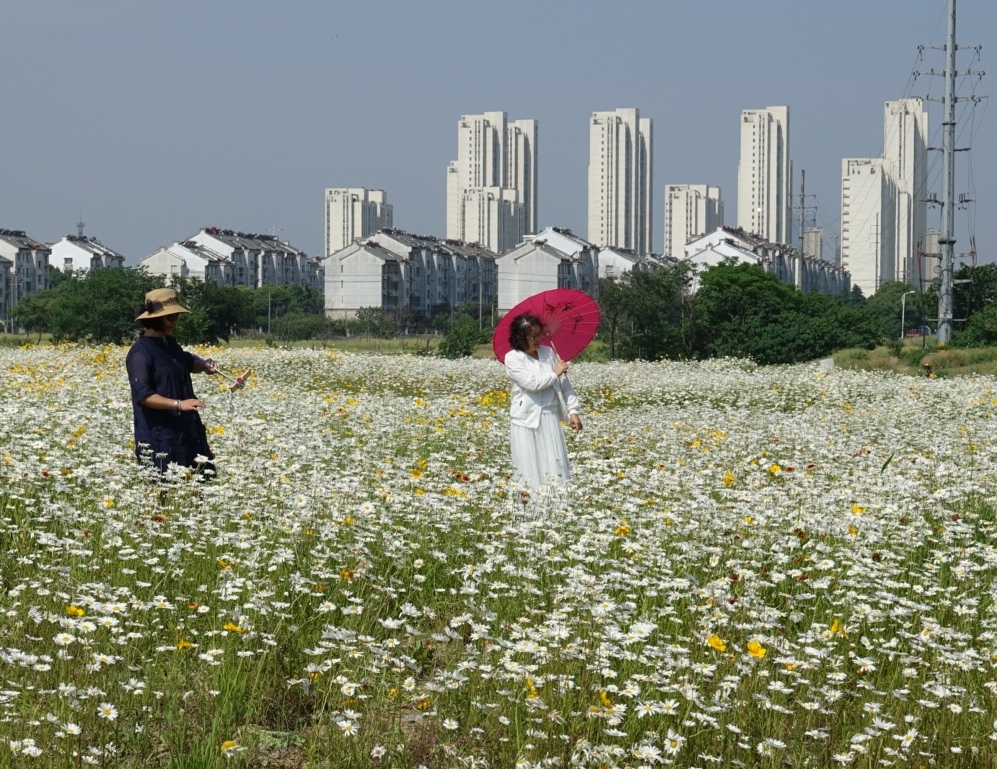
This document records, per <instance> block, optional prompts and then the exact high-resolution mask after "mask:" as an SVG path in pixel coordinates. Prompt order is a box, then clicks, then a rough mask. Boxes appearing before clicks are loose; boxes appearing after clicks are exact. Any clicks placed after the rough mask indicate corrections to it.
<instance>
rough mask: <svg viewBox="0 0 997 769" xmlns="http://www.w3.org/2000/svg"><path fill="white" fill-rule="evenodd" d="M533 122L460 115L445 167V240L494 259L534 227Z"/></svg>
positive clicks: (503, 115)
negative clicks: (492, 254) (485, 252)
mask: <svg viewBox="0 0 997 769" xmlns="http://www.w3.org/2000/svg"><path fill="white" fill-rule="evenodd" d="M537 139H538V131H537V121H536V120H516V121H513V122H509V121H508V118H507V116H506V113H505V112H485V113H484V114H481V115H462V116H461V118H460V120H458V121H457V159H456V160H454V161H451V162H450V164H449V165H448V166H447V239H448V240H456V241H460V242H462V243H478V244H480V245H481V246H483V247H485V248H487V249H489V250H490V251H493V252H495V253H498V252H501V251H504V250H506V249H508V248H511V247H512V246H514V245H516V244H517V243H519V242H520V241H521V240H522V238H523V236H524V235H526V234H527V233H531V232H533V231H534V230H535V228H536V226H537Z"/></svg>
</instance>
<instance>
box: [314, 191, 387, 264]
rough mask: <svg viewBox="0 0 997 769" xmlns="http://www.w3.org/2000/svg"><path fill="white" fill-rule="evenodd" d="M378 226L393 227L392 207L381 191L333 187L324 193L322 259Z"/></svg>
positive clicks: (374, 230) (371, 231) (377, 228)
mask: <svg viewBox="0 0 997 769" xmlns="http://www.w3.org/2000/svg"><path fill="white" fill-rule="evenodd" d="M382 227H394V208H393V207H392V206H391V204H390V203H388V201H387V196H386V195H385V193H384V190H368V189H367V188H366V187H337V188H329V189H327V190H326V191H325V254H326V256H328V255H329V254H331V253H334V252H336V251H340V250H342V249H343V248H345V247H346V246H348V245H349V244H350V243H352V242H353V241H354V240H356V239H357V238H365V237H367V236H368V235H370V234H371V233H374V232H377V231H378V230H379V229H381V228H382Z"/></svg>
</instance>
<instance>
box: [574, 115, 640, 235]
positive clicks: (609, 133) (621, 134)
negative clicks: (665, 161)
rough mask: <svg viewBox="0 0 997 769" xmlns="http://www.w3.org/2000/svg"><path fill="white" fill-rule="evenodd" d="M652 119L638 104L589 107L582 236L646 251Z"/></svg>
mask: <svg viewBox="0 0 997 769" xmlns="http://www.w3.org/2000/svg"><path fill="white" fill-rule="evenodd" d="M653 152H654V125H653V121H652V120H651V119H650V118H642V117H641V116H640V110H638V109H634V108H626V109H617V110H616V111H614V112H595V113H593V114H592V118H591V120H590V121H589V165H588V239H589V240H590V241H591V242H592V243H596V244H598V245H600V246H616V247H619V248H629V249H632V250H633V251H635V252H637V253H640V254H646V253H650V252H651V248H652V235H653V216H652V204H653V178H652V168H653V162H652V161H653Z"/></svg>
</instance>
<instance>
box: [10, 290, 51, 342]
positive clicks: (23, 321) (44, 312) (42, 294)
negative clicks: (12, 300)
mask: <svg viewBox="0 0 997 769" xmlns="http://www.w3.org/2000/svg"><path fill="white" fill-rule="evenodd" d="M54 300H55V294H54V293H53V292H52V291H51V290H49V291H39V292H38V293H36V294H32V295H31V296H26V297H24V299H21V300H20V301H19V302H18V303H17V304H16V305H14V317H15V318H16V319H17V323H18V325H19V326H20V327H21V328H23V329H24V331H25V332H26V333H28V334H35V333H37V334H38V340H39V341H41V338H42V334H43V333H45V332H46V331H49V330H50V324H49V319H50V318H51V316H52V303H53V301H54Z"/></svg>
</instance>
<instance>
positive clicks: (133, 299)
mask: <svg viewBox="0 0 997 769" xmlns="http://www.w3.org/2000/svg"><path fill="white" fill-rule="evenodd" d="M955 278H956V279H957V280H959V281H968V282H965V283H963V282H960V283H957V284H956V290H955V294H954V314H955V318H956V319H957V321H959V322H957V323H956V328H955V331H954V333H953V338H952V342H951V345H952V346H953V347H986V346H993V345H997V265H994V264H988V265H984V266H980V267H969V266H963V267H961V268H959V270H957V271H956V272H955ZM50 285H51V288H50V289H49V290H48V291H41V292H38V293H36V294H33V295H31V296H29V297H25V298H24V299H22V300H21V301H19V302H18V303H17V305H16V306H15V307H14V315H15V317H16V321H17V324H18V325H19V326H20V327H21V328H22V329H24V330H25V331H27V332H28V333H37V334H39V335H40V334H44V333H48V334H50V335H51V337H52V339H53V340H54V341H61V340H67V341H79V342H91V343H111V344H122V343H125V342H128V341H130V340H132V339H134V338H135V337H136V335H137V334H138V330H139V329H138V326H137V324H136V323H135V320H134V319H135V308H136V307H137V306H138V305H139V304H141V302H142V300H143V297H144V295H145V294H146V292H148V291H150V290H152V289H153V288H158V287H161V286H163V285H164V281H163V278H162V277H159V276H151V275H149V274H148V273H146V272H144V271H143V270H140V269H134V268H125V269H113V270H93V271H90V272H86V273H81V272H71V271H70V272H62V271H60V270H57V269H54V270H52V272H51V274H50ZM169 285H170V286H171V287H173V288H175V289H176V291H177V293H178V294H179V296H180V298H181V301H182V302H183V303H184V306H185V307H187V308H188V309H189V310H190V314H189V315H187V316H186V317H185V318H184V321H183V323H181V324H180V325H179V326H178V328H177V338H178V341H180V342H181V343H182V344H215V343H218V342H219V341H226V342H227V341H229V340H230V339H231V338H232V337H233V336H235V335H246V334H248V335H255V336H261V337H264V338H266V339H270V340H273V341H279V342H292V341H297V340H304V339H330V338H333V337H337V336H361V335H364V336H371V337H381V338H390V337H395V336H400V335H405V334H414V333H427V332H431V333H436V334H439V335H440V336H441V342H440V345H439V347H438V352H439V354H441V355H444V356H446V357H452V358H457V357H461V356H465V355H470V354H471V353H472V352H473V351H474V350H475V348H476V347H477V346H478V345H480V344H483V343H485V342H488V341H489V340H490V339H491V333H492V329H493V327H494V322H495V319H496V316H495V309H496V308H495V305H494V303H493V304H492V305H490V306H487V305H482V306H479V305H478V304H477V303H473V302H472V303H468V304H466V305H464V306H462V307H451V306H450V305H446V304H442V305H439V306H437V307H433V308H431V310H432V311H431V313H430V315H429V317H428V318H427V317H425V316H424V315H423V314H421V313H417V312H414V311H413V310H411V309H400V310H386V309H382V308H377V307H367V308H362V309H361V310H359V311H358V312H357V313H356V316H355V317H354V318H352V319H350V320H331V319H329V318H327V317H326V316H325V313H324V309H323V300H322V295H321V293H320V292H318V291H316V290H314V289H309V288H306V287H304V286H264V287H262V288H257V289H249V288H245V287H241V286H239V287H229V286H219V285H217V284H215V283H210V282H209V283H205V282H203V281H200V280H197V279H189V278H175V279H173V280H172V282H171V283H170V284H169ZM693 289H695V290H693ZM599 291H600V294H599V305H600V308H601V310H602V325H601V328H600V331H599V337H598V338H599V339H600V340H601V341H602V342H603V344H604V347H605V349H606V351H607V353H608V356H609V357H610V358H620V359H626V360H635V359H642V360H661V359H665V358H671V359H679V358H690V359H692V358H711V357H719V356H733V357H750V358H751V359H753V360H755V361H756V362H758V363H760V364H768V363H792V362H798V361H804V360H813V359H816V358H821V357H825V356H827V355H830V354H831V353H832V352H835V351H836V350H841V349H845V348H849V347H861V348H868V349H871V348H873V347H875V346H877V345H880V344H884V343H888V344H891V345H893V346H897V347H899V341H900V337H901V334H902V332H906V331H909V330H915V329H923V328H925V327H926V326H928V327H931V328H934V326H935V325H936V321H935V320H934V318H935V315H937V307H938V297H937V295H936V294H935V292H934V290H929V291H926V292H924V293H921V292H918V291H915V290H914V288H913V286H911V285H909V284H907V283H899V282H890V283H885V284H884V285H883V286H881V287H880V289H879V290H878V291H877V292H876V293H875V294H874V295H873V296H871V297H868V298H866V297H864V296H863V295H862V292H861V291H860V290H858V288H854V289H853V290H852V291H851V293H849V294H847V295H843V296H833V295H828V294H819V293H801V292H800V291H798V290H797V289H796V288H794V287H792V286H787V285H785V284H784V283H781V282H780V281H779V280H778V279H777V278H776V277H775V275H773V274H771V273H767V272H765V271H764V270H762V269H761V268H760V267H757V266H755V265H747V264H734V263H723V264H720V265H717V266H715V267H711V268H708V269H706V270H704V271H702V272H699V273H696V272H695V271H694V270H693V269H692V268H691V267H690V265H688V264H682V263H680V264H679V265H676V266H673V267H669V268H665V269H661V270H658V271H657V272H654V273H648V272H639V271H633V272H628V273H625V274H624V275H623V276H622V277H621V278H620V279H619V280H616V281H611V280H602V281H600V286H599ZM904 294H907V297H906V301H905V300H904V298H903V297H904ZM901 325H903V329H902V328H901Z"/></svg>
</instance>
